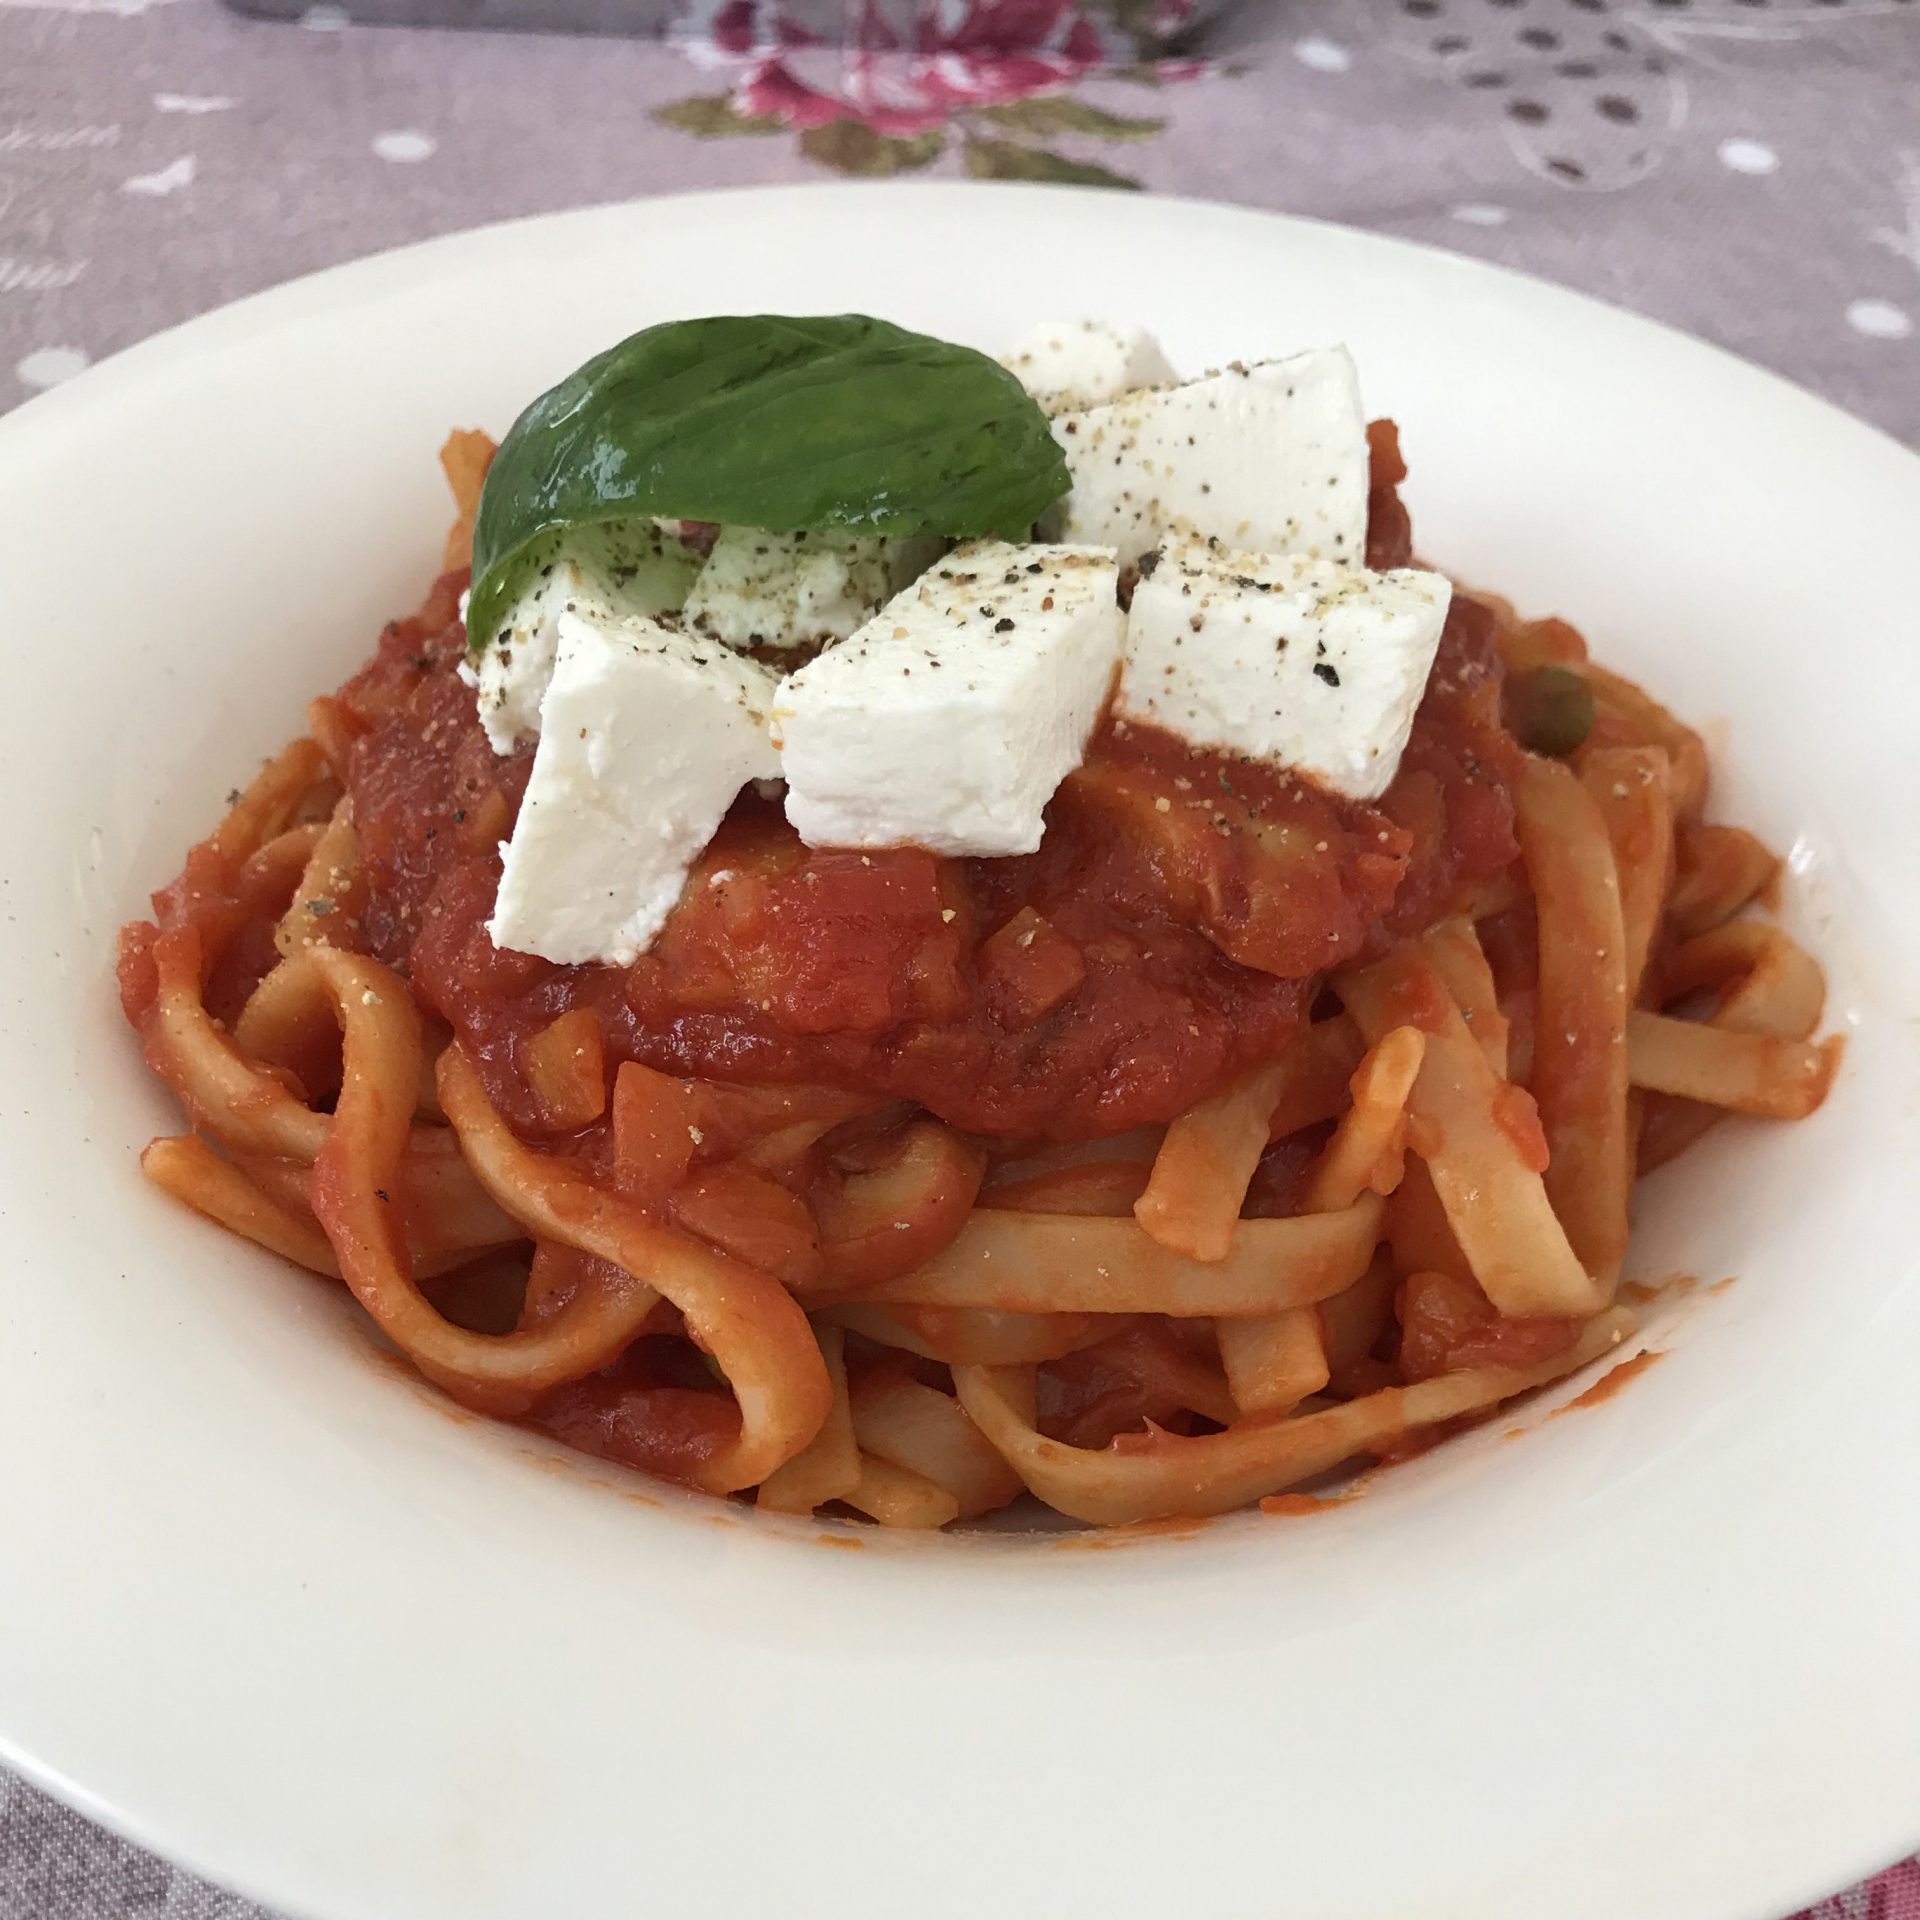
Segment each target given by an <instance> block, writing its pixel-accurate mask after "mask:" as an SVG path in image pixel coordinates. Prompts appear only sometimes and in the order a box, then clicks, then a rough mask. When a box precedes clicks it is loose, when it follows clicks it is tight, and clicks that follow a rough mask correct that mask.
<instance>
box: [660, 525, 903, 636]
mask: <svg viewBox="0 0 1920 1920" xmlns="http://www.w3.org/2000/svg"><path fill="white" fill-rule="evenodd" d="M939 551H940V542H939V541H937V540H930V539H883V538H880V537H878V536H876V535H873V534H855V533H764V532H762V531H761V530H760V529H759V528H758V527H722V528H721V529H720V536H719V538H718V539H717V540H715V541H714V543H713V552H712V554H711V555H710V556H709V557H708V560H707V564H706V565H705V566H704V567H702V568H701V570H700V577H699V578H698V579H697V580H696V581H695V582H694V583H693V587H692V590H691V591H690V592H689V593H688V595H687V605H686V618H687V625H688V626H689V627H691V628H693V629H694V630H695V631H696V632H700V633H711V634H713V635H715V636H716V637H717V638H719V639H722V640H724V641H726V643H727V644H728V645H729V646H732V647H755V646H761V647H810V646H819V645H821V644H823V643H824V642H826V641H830V640H845V639H846V638H847V637H848V636H849V635H850V634H852V633H853V631H854V630H855V628H857V627H858V626H860V624H861V623H862V622H863V621H865V620H866V619H867V618H868V617H869V616H870V615H872V614H873V613H874V611H875V610H876V609H877V608H878V607H879V606H880V604H881V602H882V601H884V600H887V599H889V598H890V597H891V596H892V595H894V594H896V593H898V592H899V591H900V589H901V588H902V587H904V586H905V585H906V584H907V582H908V581H909V580H911V579H912V578H913V577H914V575H915V574H917V573H918V572H919V571H920V570H921V568H922V567H924V566H926V565H927V563H928V562H929V561H930V560H932V559H933V557H934V556H935V555H936V554H937V553H938V552H939Z"/></svg>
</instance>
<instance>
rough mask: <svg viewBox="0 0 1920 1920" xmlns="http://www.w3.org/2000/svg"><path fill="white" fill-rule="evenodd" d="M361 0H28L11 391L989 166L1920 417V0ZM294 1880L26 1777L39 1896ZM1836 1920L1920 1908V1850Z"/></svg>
mask: <svg viewBox="0 0 1920 1920" xmlns="http://www.w3.org/2000/svg"><path fill="white" fill-rule="evenodd" d="M353 4H354V0H312V4H310V5H308V7H307V9H306V12H305V15H304V16H303V19H302V22H301V24H299V25H287V26H270V25H265V24H261V23H258V22H252V21H243V20H240V19H238V18H236V17H234V16H233V15H231V14H229V13H227V12H226V11H224V10H223V9H222V8H221V7H220V6H219V5H218V4H217V0H0V408H4V407H6V406H9V405H12V404H15V403H17V402H19V401H21V400H24V399H27V398H28V397H30V396H31V395H32V394H33V393H35V392H38V391H40V390H41V389H43V388H46V387H49V386H52V385H54V384H55V383H57V382H58V381H61V380H64V379H69V378H72V377H74V376H75V375H77V374H80V373H82V372H84V370H85V369H86V368H87V367H88V366H89V365H90V364H91V363H92V362H93V361H96V360H98V359H100V358H102V357H104V356H105V355H107V354H109V353H111V352H113V351H115V350H116V349H118V348H120V347H122V346H125V345H128V344H130V343H131V342H132V341H134V340H137V339H139V338H140V337H142V336H143V335H145V334H147V333H151V332H153V331H155V330H156V329H158V328H160V327H163V326H166V325H170V324H172V323H173V322H175V321H178V320H181V319H184V318H186V317H188V316H189V315H191V314H193V313H196V312H200V311H204V310H205V309H207V308H209V307H213V306H216V305H219V304H221V303H222V302H224V301H227V300H230V299H233V298H235V297H237V296H238V295H240V294H243V293H247V292H251V291H253V290H254V289H255V288H257V287H261V286H265V285H269V284H272V283H273V282H275V281H278V280H282V279H285V278H288V277H290V276H291V275H293V274H296V273H301V272H305V271H309V270H311V269H313V268H317V267H322V266H326V265H329V264H331V263H333V262H335V261H337V260H341V259H346V258H350V257H352V256H354V255H357V254H361V253H366V252H371V251H374V250H375V249H377V248H380V247H385V246H392V245H396V244H399V243H401V242H404V241H407V240H412V239H418V238H421V237H424V236H426V235H429V234H433V233H438V232H445V231H450V230H452V229H455V228H459V227H463V226H470V225H473V224H476V223H478V222H480V221H483V220H488V219H495V218H501V217H505V216H509V215H513V214H521V213H536V212H542V211H547V210H550V209H554V208H559V207H564V206H569V205H578V204H583V203H586V202H590V201H599V200H607V199H615V198H622V197H628V196H634V195H641V194H650V193H659V192H665V191H672V190H675V189H678V188H684V187H693V186H725V185H746V184H753V183H757V182H761V181H767V180H784V179H793V178H808V177H813V178H819V177H826V176H830V175H833V174H855V175H868V176H874V175H888V174H905V175H909V176H914V175H919V176H926V175H936V176H937V175H950V176H951V175H958V176H967V175H972V176H975V177H982V178H1012V179H1067V180H1079V181H1084V182H1087V183H1089V184H1096V185H1104V186H1113V187H1129V186H1136V185H1138V186H1142V187H1147V188H1152V189H1157V190H1161V191H1170V192H1185V193H1192V194H1198V195H1203V196H1210V197H1218V198H1223V199H1230V200H1236V201H1241V202H1244V203H1247V204H1250V205H1255V206H1265V207H1275V208H1281V209H1285V210H1287V211H1291V212H1298V213H1306V214H1312V215H1317V216H1320V217H1324V218H1331V219H1336V220H1342V221H1346V222H1349V223H1352V224H1356V225H1360V226H1364V227H1370V228H1373V229H1375V230H1377V231H1380V232H1383V233H1389V234H1394V235H1399V236H1402V237H1405V238H1410V239H1416V240H1422V241H1427V242H1431V243H1437V244H1440V245H1445V246H1451V247H1454V248H1456V249H1459V250H1461V251H1465V252H1468V253H1472V254H1475V255H1477V256H1479V257H1482V258H1485V259H1488V260H1492V261H1496V262H1499V263H1502V264H1506V265H1511V266H1517V267H1522V268H1526V269H1529V270H1531V271H1534V272H1537V273H1541V274H1544V275H1546V276H1547V277H1549V278H1551V279H1556V280H1561V281H1564V282H1566V283H1567V284H1569V285H1573V286H1577V287H1580V288H1583V289H1585V290H1586V291H1589V292H1592V293H1596V294H1599V295H1600V296H1602V297H1603V298H1607V299H1612V300H1615V301H1618V302H1621V303H1622V304H1625V305H1627V306H1630V307H1633V308H1636V309H1638V310H1640V311H1642V312H1646V313H1650V314H1653V315H1654V316H1656V317H1658V318H1661V319H1665V320H1669V321H1672V322H1675V323H1677V324H1679V325H1681V326H1684V327H1687V328H1690V329H1691V330H1693V331H1695V332H1698V333H1701V334H1704V335H1706V336H1707V337H1709V338H1711V339H1716V340H1719V341H1721V342H1722V343H1724V344H1725V345H1727V346H1729V347H1732V348H1733V349H1734V350H1735V351H1737V352H1741V353H1744V354H1746V355H1748V356H1749V357H1751V358H1754V359H1757V360H1759V361H1761V362H1763V363H1765V364H1768V365H1772V366H1775V367H1777V368H1779V369H1780V370H1781V371H1783V372H1785V373H1787V374H1788V375H1789V376H1791V377H1793V378H1795V379H1797V380H1800V381H1802V382H1803V383H1805V384H1807V385H1809V386H1812V387H1813V388H1815V389H1816V390H1817V391H1820V392H1823V393H1826V394H1828V395H1830V396H1831V397H1833V398H1835V399H1837V400H1838V401H1839V402H1840V403H1841V404H1843V405H1845V406H1848V407H1850V408H1852V409H1853V410H1855V411H1856V412H1859V413H1862V414H1865V415H1867V416H1868V417H1870V418H1872V419H1875V420H1877V421H1878V422H1879V423H1880V424H1882V425H1883V426H1885V427H1887V428H1889V429H1890V430H1891V431H1893V432H1894V433H1896V434H1899V435H1901V436H1903V437H1904V438H1906V439H1908V440H1909V441H1911V442H1914V443H1916V444H1920V328H1917V327H1916V320H1920V115H1917V114H1916V110H1915V106H1914V102H1915V101H1916V100H1917V99H1920V0H1243V4H1242V5H1240V6H1239V7H1238V8H1228V9H1226V10H1225V11H1224V13H1223V14H1222V16H1221V24H1220V26H1219V28H1218V30H1217V31H1211V30H1210V31H1207V32H1204V33H1202V34H1201V36H1200V37H1199V38H1198V39H1196V40H1195V41H1194V43H1193V44H1192V45H1188V44H1186V43H1184V42H1183V41H1182V40H1180V39H1179V37H1178V29H1179V28H1180V26H1181V25H1182V20H1181V18H1180V17H1179V16H1180V15H1181V13H1182V11H1183V9H1182V7H1181V6H1180V5H1179V4H1178V3H1177V0H1106V4H1085V5H1071V4H1066V0H842V9H843V10H842V14H841V18H842V20H843V25H844V30H843V31H842V32H840V33H838V34H836V35H833V36H828V35H826V34H824V33H822V32H820V31H819V28H818V25H817V22H818V20H819V19H820V18H822V17H824V15H823V13H822V8H821V5H820V0H809V4H808V5H807V6H806V8H805V13H806V18H804V19H803V18H802V17H801V13H800V11H799V10H798V9H789V8H783V7H781V6H780V5H778V4H777V0H686V4H685V5H684V6H683V7H682V9H681V14H680V18H679V22H678V26H677V29H676V32H675V35H674V37H673V39H672V41H671V42H670V43H669V44H666V45H641V44H625V43H614V42H605V41H601V42H589V41H580V40H572V39H567V38H563V37H558V36H555V37H551V38H538V39H514V40H509V39H506V38H497V37H491V36H484V35H474V36H454V35H445V34H435V33H424V32H405V31H398V30H383V31H376V30H372V29H363V28H360V27H356V26H353V25H351V24H350V20H349V10H350V8H351V6H352V5H353ZM1170 35H1171V36H1173V37H1171V38H1170V37H1169V36H1170ZM982 264H983V265H984V264H989V263H982ZM1144 266H1145V269H1146V270H1148V271H1151V270H1152V267H1153V263H1144ZM1285 344H1288V343H1286V342H1284V341H1276V343H1275V345H1276V346H1284V345H1285ZM1416 453H1417V449H1416ZM1872 1763H1873V1762H1872V1756H1871V1755H1863V1756H1862V1761H1861V1764H1862V1765H1863V1766H1868V1765H1871V1764H1872ZM1915 1827H1916V1829H1917V1830H1920V1808H1916V1809H1915ZM258 1915H259V1910H258V1909H256V1908H253V1907H251V1906H249V1905H248V1904H247V1903H246V1902H244V1901H241V1900H238V1899H236V1898H234V1897H232V1896H230V1895H227V1894H223V1893H219V1892H216V1891H215V1890H213V1889H211V1888H209V1887H207V1886H205V1885H204V1884H203V1883H201V1882H199V1881H197V1880H194V1879H192V1878H191V1877H190V1876H187V1875H184V1874H181V1873H178V1872H176V1871H174V1870H173V1869H171V1868H169V1867H167V1866H166V1865H164V1864H163V1863H161V1862H160V1861H158V1860H156V1859H154V1858H153V1857H152V1856H150V1855H147V1854H144V1853H142V1852H141V1851H140V1850H139V1849H137V1848H134V1847H131V1846H128V1845H126V1844H125V1843H123V1842H120V1841H117V1840H114V1839H111V1838H109V1837H108V1836H106V1835H105V1834H103V1833H101V1832H100V1831H99V1830H98V1829H97V1828H95V1827H93V1826H91V1825H89V1824H88V1823H87V1822H86V1821H85V1820H83V1819H81V1818H80V1816H78V1815H77V1814H74V1813H71V1812H69V1811H67V1810H66V1809H65V1808H63V1807H60V1806H58V1805H56V1804H55V1803H54V1802H53V1801H51V1800H49V1799H47V1798H45V1797H44V1796H43V1795H41V1794H39V1793H38V1792H36V1791H34V1790H33V1789H31V1788H29V1787H27V1786H26V1785H25V1784H24V1783H22V1782H20V1781H18V1780H14V1779H10V1778H9V1777H7V1776H5V1775H3V1774H0V1920H109V1917H110V1916H111V1920H128V1917H129V1916H137V1917H138V1920H258ZM1621 1920H1633V1916H1631V1915H1622V1916H1621ZM1807 1920H1920V1863H1915V1862H1908V1863H1906V1864H1905V1865H1902V1866H1898V1867H1895V1868H1893V1869H1891V1870H1890V1871H1889V1872H1887V1873H1884V1874H1882V1875H1880V1876H1879V1877H1878V1878H1877V1879H1875V1880H1873V1881H1871V1882H1869V1883H1867V1884H1865V1885H1863V1886H1860V1887H1856V1888H1853V1889H1851V1890H1850V1891H1848V1892H1845V1893H1840V1894H1836V1895H1834V1896H1833V1897H1832V1898H1830V1899H1827V1900H1823V1901H1821V1902H1820V1903H1818V1904H1817V1905H1816V1906H1815V1907H1813V1908H1811V1909H1810V1910H1809V1911H1808V1917H1807Z"/></svg>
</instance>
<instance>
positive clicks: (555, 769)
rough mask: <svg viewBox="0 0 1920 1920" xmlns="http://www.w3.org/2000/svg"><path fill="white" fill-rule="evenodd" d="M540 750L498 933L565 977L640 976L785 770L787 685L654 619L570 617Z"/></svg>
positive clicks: (562, 623)
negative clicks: (640, 964) (778, 704)
mask: <svg viewBox="0 0 1920 1920" xmlns="http://www.w3.org/2000/svg"><path fill="white" fill-rule="evenodd" d="M555 626H556V630H557V646H556V651H555V657H554V663H553V678H552V680H551V682H550V684H549V685H548V687H547V694H546V699H545V701H544V703H543V705H542V708H541V725H540V746H539V749H538V751H537V752H536V753H535V754H534V757H533V773H532V776H531V778H530V779H529V780H528V782H527V793H526V798H525V800H524V801H523V802H522V803H521V807H520V817H519V820H518V821H517V822H516V824H515V826H514V830H513V838H512V839H511V840H510V841H508V842H507V843H506V844H505V846H504V847H503V848H502V849H501V851H502V853H503V855H504V857H505V861H506V865H505V868H504V870H503V871H502V873H501V875H500V892H499V895H498V897H497V898H496V900H495V902H494V912H493V918H492V920H491V921H489V922H488V926H487V931H488V932H489V933H491V934H492V936H493V938H494V942H495V944H496V945H498V946H502V947H509V948H512V949H513V950H514V951H516V952H520V953H537V954H539V955H540V956H541V957H542V958H543V959H547V960H556V961H560V962H562V963H565V964H578V963H581V962H584V961H592V960H603V961H608V962H610V963H612V964H613V965H616V966H628V965H631V964H632V962H633V960H634V959H635V957H636V956H637V955H639V954H641V953H643V952H645V951H646V949H647V948H648V947H649V946H650V945H651V944H652V942H653V939H654V936H655V935H656V934H657V933H658V932H659V931H660V929H661V927H662V926H663V925H664V924H665V922H666V918H667V915H668V914H669V913H670V912H672V910H673V907H674V903H675V902H676V901H677V900H678V899H679V898H680V891H681V888H682V887H683V885H684V884H685V882H686V877H687V871H688V869H689V868H690V867H691V866H692V864H693V862H694V860H695V859H696V858H697V857H698V856H699V854H700V853H701V852H702V850H703V849H704V848H705V847H706V844H707V842H708V841H709V840H711V839H712V838H713V833H714V829H715V828H716V827H718V826H719V824H720V822H721V820H722V819H723V818H724V817H725V815H726V811H727V809H728V808H729V807H730V806H731V805H732V804H733V801H734V796H735V795H736V794H738V793H739V791H740V789H741V788H742V787H743V786H745V785H746V784H747V782H748V781H750V780H763V779H770V778H772V777H773V776H774V775H776V774H777V773H778V772H779V770H780V764H779V759H778V756H777V755H776V754H775V753H774V750H773V741H772V739H771V737H770V736H769V733H768V715H769V713H770V711H771V709H772V705H773V694H774V687H775V677H774V675H772V674H771V673H769V672H768V671H767V669H766V668H765V667H763V666H761V665H760V664H759V663H758V662H757V661H753V660H750V659H748V658H747V657H746V656H745V655H744V654H739V653H735V652H734V651H733V650H732V649H731V648H730V647H725V646H722V645H721V644H720V643H719V642H718V641H715V640H710V639H706V638H704V637H702V636H699V635H694V634H687V633H681V632H677V631H675V630H673V629H671V628H668V627H663V626H661V625H660V624H659V622H657V621H654V620H650V619H646V618H644V617H639V616H635V617H629V618H627V619H623V620H617V621H610V620H607V619H606V618H605V617H604V615H601V614H598V613H596V614H592V615H589V614H586V613H583V612H578V611H576V612H565V611H563V612H562V613H561V614H560V615H559V617H558V619H557V621H556V622H555Z"/></svg>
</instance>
